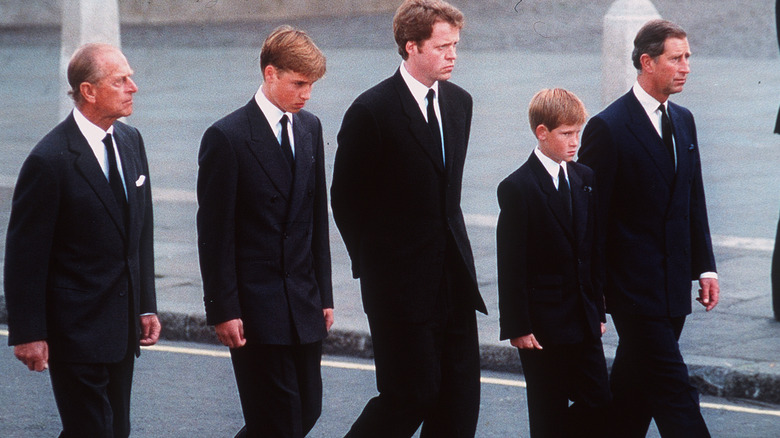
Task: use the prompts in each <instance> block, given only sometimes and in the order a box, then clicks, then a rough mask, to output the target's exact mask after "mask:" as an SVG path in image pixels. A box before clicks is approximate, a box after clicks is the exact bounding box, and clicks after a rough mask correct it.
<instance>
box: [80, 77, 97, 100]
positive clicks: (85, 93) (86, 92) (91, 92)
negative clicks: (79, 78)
mask: <svg viewBox="0 0 780 438" xmlns="http://www.w3.org/2000/svg"><path fill="white" fill-rule="evenodd" d="M96 88H97V87H95V85H94V84H90V83H89V82H82V83H81V84H80V85H79V93H81V97H82V98H84V100H85V101H87V102H89V103H95V94H96Z"/></svg>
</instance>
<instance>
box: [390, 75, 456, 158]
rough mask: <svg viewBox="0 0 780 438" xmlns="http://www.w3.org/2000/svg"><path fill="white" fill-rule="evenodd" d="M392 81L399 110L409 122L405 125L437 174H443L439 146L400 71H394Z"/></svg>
mask: <svg viewBox="0 0 780 438" xmlns="http://www.w3.org/2000/svg"><path fill="white" fill-rule="evenodd" d="M393 80H394V84H395V88H396V91H397V93H398V97H399V98H400V101H401V109H402V110H403V113H404V115H405V116H406V118H407V119H408V120H409V123H408V124H407V126H409V131H410V132H411V134H412V136H413V137H414V138H415V140H417V142H418V143H419V144H420V147H422V148H423V150H424V151H425V153H426V154H427V155H428V157H429V158H430V159H431V161H432V162H433V164H434V166H435V167H436V169H437V170H438V171H439V172H443V171H444V163H442V157H441V145H440V144H437V142H436V140H435V139H434V137H433V134H432V133H431V130H430V128H428V123H427V122H426V121H425V117H424V116H423V115H422V112H421V111H420V106H419V105H417V102H416V101H415V100H414V96H412V92H411V91H409V87H408V86H407V85H406V82H404V79H403V77H402V76H401V72H400V70H398V71H396V73H395V75H394V76H393ZM439 90H441V87H439ZM439 105H440V106H441V100H440V101H439ZM445 132H446V131H445ZM445 138H446V135H445Z"/></svg>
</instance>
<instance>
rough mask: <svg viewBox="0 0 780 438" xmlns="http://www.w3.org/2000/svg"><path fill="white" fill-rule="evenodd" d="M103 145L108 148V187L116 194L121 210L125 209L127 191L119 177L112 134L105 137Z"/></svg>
mask: <svg viewBox="0 0 780 438" xmlns="http://www.w3.org/2000/svg"><path fill="white" fill-rule="evenodd" d="M103 144H104V145H105V146H106V156H107V157H108V185H109V186H111V192H113V193H114V198H116V203H117V205H118V206H119V207H120V208H123V209H124V208H125V206H126V205H127V198H126V197H125V189H124V186H123V185H122V177H121V176H119V168H118V167H117V164H116V152H115V151H114V142H113V141H112V140H111V134H106V136H105V137H103Z"/></svg>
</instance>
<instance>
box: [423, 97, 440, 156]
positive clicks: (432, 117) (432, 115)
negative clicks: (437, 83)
mask: <svg viewBox="0 0 780 438" xmlns="http://www.w3.org/2000/svg"><path fill="white" fill-rule="evenodd" d="M435 96H436V92H435V91H433V89H429V90H428V94H427V95H426V96H425V99H427V100H428V127H429V128H431V134H433V139H434V140H435V141H436V144H437V145H439V148H440V149H441V148H442V145H441V131H439V120H438V119H437V118H436V111H434V110H433V98H434V97H435ZM442 153H444V150H443V149H442ZM442 162H444V156H443V155H442Z"/></svg>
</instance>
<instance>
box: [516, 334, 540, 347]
mask: <svg viewBox="0 0 780 438" xmlns="http://www.w3.org/2000/svg"><path fill="white" fill-rule="evenodd" d="M509 343H511V344H512V346H513V347H517V348H519V349H521V350H534V349H536V350H542V346H541V345H540V344H539V343H538V342H536V337H534V334H533V333H530V334H527V335H525V336H520V337H519V338H512V339H510V340H509Z"/></svg>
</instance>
